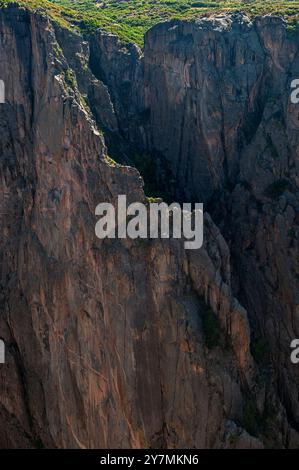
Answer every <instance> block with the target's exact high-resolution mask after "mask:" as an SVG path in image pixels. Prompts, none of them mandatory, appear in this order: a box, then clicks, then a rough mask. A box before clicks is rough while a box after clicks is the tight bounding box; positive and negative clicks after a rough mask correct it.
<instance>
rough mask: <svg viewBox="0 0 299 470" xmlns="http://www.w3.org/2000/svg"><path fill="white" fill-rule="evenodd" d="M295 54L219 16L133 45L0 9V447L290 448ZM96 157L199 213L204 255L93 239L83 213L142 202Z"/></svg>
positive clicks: (124, 177) (265, 29) (160, 243)
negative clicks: (139, 166) (1, 95)
mask: <svg viewBox="0 0 299 470" xmlns="http://www.w3.org/2000/svg"><path fill="white" fill-rule="evenodd" d="M298 43H299V36H297V35H290V33H289V32H288V30H287V27H286V25H285V24H284V22H283V20H281V19H279V18H274V17H263V18H257V19H256V20H254V21H250V20H249V19H248V18H247V17H245V16H244V15H233V16H223V17H220V18H215V19H211V20H200V21H197V22H194V23H184V22H170V23H165V24H161V25H157V26H156V27H154V28H153V29H152V30H150V31H149V32H148V33H147V35H146V38H145V48H144V51H143V52H141V51H140V50H139V49H138V47H137V46H135V45H127V44H122V43H121V42H120V41H119V40H118V39H117V38H116V37H115V36H112V35H109V34H107V33H104V32H101V31H99V32H96V33H93V34H90V35H88V36H86V37H84V38H83V37H82V36H81V35H79V34H77V33H73V32H70V31H68V30H63V29H61V27H59V26H58V25H56V24H53V23H52V22H51V21H49V19H48V18H47V17H45V15H43V14H41V13H33V12H30V11H28V10H26V9H22V8H19V7H16V6H12V7H8V8H5V9H1V10H0V57H1V60H0V77H1V79H3V80H4V82H5V83H6V84H8V86H6V103H5V104H3V105H1V115H0V136H1V138H0V193H1V197H0V204H1V206H0V217H1V236H0V260H1V262H0V336H1V338H3V340H4V341H5V345H6V363H5V364H4V365H1V366H0V446H1V447H5V448H16V447H35V448H36V447H47V448H55V447H59V448H139V447H153V448H193V447H195V448H213V447H216V448H230V447H236V448H261V447H263V446H265V445H267V446H276V447H297V446H298V444H299V435H298V431H299V406H298V400H297V398H298V384H299V382H298V379H299V375H298V369H296V368H295V366H293V365H292V364H291V362H290V360H289V352H290V351H289V343H290V340H291V339H292V338H293V337H296V336H297V337H298V329H299V328H298V327H299V325H298V305H299V303H298V259H299V258H298V222H299V219H298V204H299V203H298V137H299V134H298V109H297V110H296V108H294V105H292V104H291V103H290V101H289V86H290V81H291V79H292V78H296V77H294V75H296V71H298V72H299V63H298ZM108 154H109V155H111V156H114V155H117V156H118V157H119V158H120V160H122V161H123V162H126V163H128V162H129V163H132V164H133V163H134V158H135V156H136V154H140V155H142V156H143V158H146V157H145V156H147V158H148V156H150V162H151V177H152V178H154V180H155V184H156V185H157V187H160V188H161V187H164V186H166V187H167V188H168V192H169V196H171V197H173V198H176V199H177V200H178V201H185V202H188V201H196V200H199V201H203V202H204V203H205V204H206V207H207V208H208V212H206V213H205V232H204V246H203V248H202V249H200V250H198V251H186V250H184V248H183V243H181V241H180V240H139V241H138V240H135V241H134V240H128V239H125V240H103V241H100V240H98V239H97V238H96V237H95V233H94V226H95V223H96V218H95V215H94V211H95V207H96V205H97V204H98V203H100V202H115V201H116V200H117V196H118V194H127V196H128V199H129V200H130V202H133V201H141V202H146V198H145V194H144V189H143V180H142V178H141V177H140V174H139V173H138V171H137V170H136V169H134V168H132V167H131V166H122V165H119V164H115V163H113V162H112V161H111V159H109V158H107V157H108ZM143 176H144V177H145V179H146V178H147V177H148V174H144V175H143ZM264 343H266V346H267V347H266V348H263V347H261V345H264ZM261 350H262V353H263V354H261ZM251 353H252V354H253V356H252V354H251ZM258 353H259V354H258Z"/></svg>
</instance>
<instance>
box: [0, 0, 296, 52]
mask: <svg viewBox="0 0 299 470" xmlns="http://www.w3.org/2000/svg"><path fill="white" fill-rule="evenodd" d="M9 3H18V4H19V5H22V6H26V7H28V8H32V9H39V8H44V9H45V10H46V11H47V12H48V14H49V15H50V16H51V17H52V18H53V19H55V20H56V21H58V22H60V23H61V24H62V25H64V26H66V27H73V28H81V29H93V28H97V27H102V28H104V29H105V30H107V31H111V32H113V33H116V34H117V35H118V36H119V37H120V38H121V39H123V40H125V41H130V42H135V43H136V44H139V45H140V46H142V44H143V37H144V33H145V32H146V31H147V30H148V29H149V28H151V27H152V26H153V25H155V24H157V23H159V22H161V21H165V20H167V19H171V18H178V19H192V18H198V17H200V16H207V15H210V14H213V13H218V12H232V11H244V12H246V13H248V14H249V15H250V16H253V15H257V14H269V13H272V14H279V15H282V16H284V17H285V18H286V19H287V20H288V21H289V23H290V25H293V24H294V23H297V21H298V19H299V0H264V1H261V0H248V1H246V0H245V1H244V0H243V1H242V0H211V1H209V2H200V1H196V0H16V1H15V2H12V1H11V0H0V6H2V7H3V6H5V5H8V4H9Z"/></svg>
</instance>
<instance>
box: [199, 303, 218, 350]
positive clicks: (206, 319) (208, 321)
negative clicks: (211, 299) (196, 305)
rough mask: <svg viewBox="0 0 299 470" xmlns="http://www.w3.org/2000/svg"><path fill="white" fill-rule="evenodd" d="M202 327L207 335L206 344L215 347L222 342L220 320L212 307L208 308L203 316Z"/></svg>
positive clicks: (211, 347) (205, 335)
mask: <svg viewBox="0 0 299 470" xmlns="http://www.w3.org/2000/svg"><path fill="white" fill-rule="evenodd" d="M202 328H203V333H204V337H205V342H206V346H207V347H208V348H209V349H213V348H215V347H216V346H218V345H219V342H220V325H219V320H218V318H217V317H216V315H215V314H214V312H213V311H212V309H211V308H206V309H205V311H204V313H203V316H202Z"/></svg>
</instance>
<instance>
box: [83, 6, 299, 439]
mask: <svg viewBox="0 0 299 470" xmlns="http://www.w3.org/2000/svg"><path fill="white" fill-rule="evenodd" d="M99 45H100V46H99ZM298 45H299V36H298V32H294V31H290V30H289V29H288V27H287V26H286V24H285V23H284V21H283V20H282V19H281V18H276V17H258V18H256V19H254V20H249V19H248V18H247V17H246V16H245V15H242V14H236V15H232V16H220V17H217V18H214V19H209V20H207V19H203V20H199V21H198V22H193V23H188V22H169V23H164V24H160V25H157V26H156V27H154V28H153V29H152V30H150V31H149V32H148V33H147V35H146V38H145V48H144V55H143V56H142V57H141V59H140V60H139V62H138V63H136V62H134V61H133V62H134V65H133V66H132V58H133V57H134V52H132V50H130V49H127V51H126V53H124V50H123V49H122V48H120V47H119V44H118V42H117V40H116V39H114V40H111V41H109V47H108V46H107V38H105V40H103V38H102V36H101V35H100V37H98V38H94V39H93V40H92V41H91V52H92V55H93V56H94V59H93V60H92V61H91V66H92V68H93V70H94V73H95V74H97V75H98V76H99V77H101V79H102V80H104V81H105V83H106V84H107V85H108V88H109V91H110V89H111V91H110V94H111V96H112V98H113V102H114V106H115V111H116V113H117V114H118V115H119V116H121V119H119V122H120V123H121V122H124V123H125V124H124V126H123V127H122V129H121V130H122V135H123V136H124V138H125V139H126V140H127V141H130V142H134V143H135V147H136V149H138V150H139V151H140V152H143V153H144V155H145V156H146V155H150V156H151V161H152V162H154V169H153V168H151V174H152V173H154V174H155V180H156V182H157V181H158V188H163V189H164V188H166V191H167V193H168V195H170V196H171V197H172V198H176V199H178V200H183V201H184V200H192V201H199V200H200V201H204V202H205V203H206V204H207V207H208V208H209V211H210V213H211V214H212V216H213V218H214V220H215V221H216V222H217V224H218V226H219V227H220V229H221V232H222V234H223V235H224V237H225V239H226V241H227V242H228V244H229V247H230V251H231V258H232V279H233V290H234V294H235V295H236V296H237V297H238V298H239V300H240V301H241V302H242V304H243V305H244V306H245V307H246V309H247V311H248V314H249V318H250V322H251V325H252V340H253V341H252V343H253V349H258V350H259V351H258V354H256V356H258V357H257V359H258V361H259V362H260V366H261V367H260V370H261V372H262V375H263V376H265V379H266V382H267V383H268V384H270V383H271V382H272V381H273V384H274V388H275V390H276V392H275V393H277V394H278V396H279V397H280V399H281V400H282V402H283V404H284V406H285V408H286V410H287V414H288V418H289V420H290V422H291V423H292V425H293V426H294V427H295V428H296V429H297V430H298V424H299V421H298V411H299V409H298V388H299V376H298V368H296V367H294V365H292V364H291V362H290V359H289V351H290V349H289V346H290V341H291V339H292V338H296V337H298V333H299V331H298V327H299V324H298V321H299V317H298V301H299V299H298V292H299V291H298V278H299V276H298V259H299V258H298V233H299V232H298V228H299V227H298V210H299V197H298V148H299V147H298V138H299V122H298V105H297V106H296V105H295V104H292V103H291V100H290V94H291V87H290V84H291V81H292V80H293V79H294V78H296V77H297V76H298V73H299V57H298ZM99 50H101V51H102V52H101V53H99ZM111 50H114V54H113V57H118V56H120V55H121V57H127V62H126V68H125V70H130V75H129V76H130V77H131V88H130V87H128V90H129V91H128V93H127V95H128V96H130V97H131V106H135V114H133V113H132V112H130V114H127V115H125V114H124V111H123V110H124V109H125V107H124V106H122V103H123V99H122V92H121V90H122V88H123V87H124V85H125V83H126V82H127V79H128V78H127V77H128V74H127V75H124V74H123V73H122V70H123V68H122V67H117V65H116V62H114V61H113V60H111V59H109V58H110V57H111V55H112V52H111ZM103 51H105V52H104V53H103ZM107 58H108V59H107ZM107 60H109V63H111V64H112V67H113V72H112V75H113V80H112V78H111V76H110V74H109V70H111V69H109V67H107V62H106V61H107ZM118 64H121V61H119V62H118ZM105 71H108V72H107V73H106V72H105ZM110 73H111V72H110ZM115 80H117V82H118V84H119V87H117V86H116V83H115ZM118 89H119V90H120V91H119V92H118ZM134 92H135V93H134ZM266 388H267V387H266ZM270 388H271V387H270Z"/></svg>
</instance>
